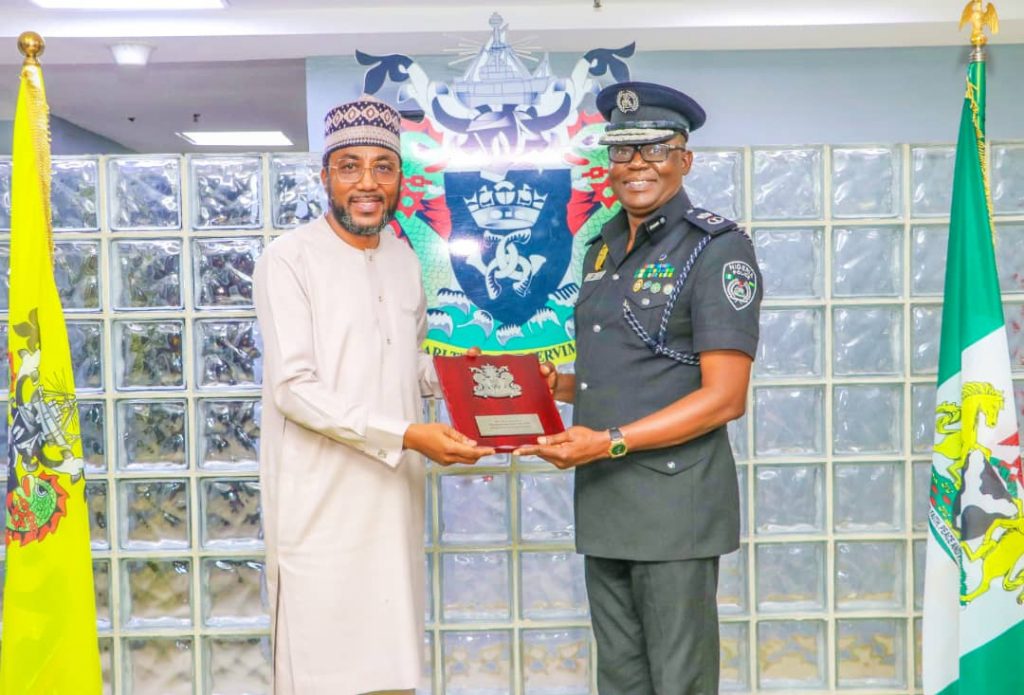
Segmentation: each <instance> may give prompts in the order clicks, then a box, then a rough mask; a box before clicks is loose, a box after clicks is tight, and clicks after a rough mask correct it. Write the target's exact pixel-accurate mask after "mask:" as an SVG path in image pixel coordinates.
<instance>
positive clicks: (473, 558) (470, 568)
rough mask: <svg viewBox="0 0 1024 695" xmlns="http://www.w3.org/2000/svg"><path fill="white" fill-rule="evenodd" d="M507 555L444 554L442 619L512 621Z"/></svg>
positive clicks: (449, 620)
mask: <svg viewBox="0 0 1024 695" xmlns="http://www.w3.org/2000/svg"><path fill="white" fill-rule="evenodd" d="M510 564H511V563H510V558H509V554H508V553H445V554H443V555H441V617H442V619H443V620H445V621H447V622H474V621H494V620H509V619H510V618H511V616H512V599H511V593H512V591H511V589H512V583H511V574H510V570H509V566H510Z"/></svg>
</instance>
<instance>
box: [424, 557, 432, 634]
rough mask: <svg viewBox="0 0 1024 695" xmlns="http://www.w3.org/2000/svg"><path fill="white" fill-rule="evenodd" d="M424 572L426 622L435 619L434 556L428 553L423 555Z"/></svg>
mask: <svg viewBox="0 0 1024 695" xmlns="http://www.w3.org/2000/svg"><path fill="white" fill-rule="evenodd" d="M423 565H424V569H423V571H424V574H423V576H424V577H425V579H426V581H424V582H423V585H424V586H423V593H424V597H423V599H424V600H423V620H424V622H426V623H430V622H433V620H434V556H433V555H432V554H430V553H426V554H425V555H424V556H423Z"/></svg>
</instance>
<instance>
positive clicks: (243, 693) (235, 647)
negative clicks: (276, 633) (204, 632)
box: [203, 635, 273, 695]
mask: <svg viewBox="0 0 1024 695" xmlns="http://www.w3.org/2000/svg"><path fill="white" fill-rule="evenodd" d="M203 647H204V649H205V654H204V656H203V662H204V664H205V666H206V684H207V685H206V688H205V690H204V692H206V693H209V694H210V695H270V692H271V686H272V685H273V680H272V678H271V675H270V665H271V661H272V653H271V649H270V638H269V637H260V636H256V635H252V636H247V635H239V636H235V635H230V636H228V635H225V636H218V637H204V638H203Z"/></svg>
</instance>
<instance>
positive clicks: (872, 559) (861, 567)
mask: <svg viewBox="0 0 1024 695" xmlns="http://www.w3.org/2000/svg"><path fill="white" fill-rule="evenodd" d="M905 555H906V544H905V543H904V542H903V541H837V542H836V545H835V564H836V609H837V610H841V611H855V610H878V609H902V608H903V607H904V605H905V603H906V602H905V600H904V596H903V594H904V584H905V579H904V578H905V577H906V573H905V569H904V565H905V560H904V557H905Z"/></svg>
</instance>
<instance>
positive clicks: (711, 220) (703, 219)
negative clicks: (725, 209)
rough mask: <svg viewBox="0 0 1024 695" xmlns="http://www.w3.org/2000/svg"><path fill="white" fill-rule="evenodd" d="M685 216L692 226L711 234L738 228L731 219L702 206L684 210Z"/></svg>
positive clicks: (714, 234)
mask: <svg viewBox="0 0 1024 695" xmlns="http://www.w3.org/2000/svg"><path fill="white" fill-rule="evenodd" d="M685 218H686V221H687V222H689V223H690V224H692V225H693V226H694V227H697V228H698V229H701V230H703V231H705V232H707V233H708V234H710V235H711V236H718V235H719V234H721V233H722V232H728V231H732V230H733V229H738V228H739V225H737V224H736V223H735V222H733V221H732V220H730V219H728V218H726V217H722V216H721V215H716V214H715V213H713V212H710V211H708V210H704V209H703V208H690V209H689V210H687V211H686V215H685Z"/></svg>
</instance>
